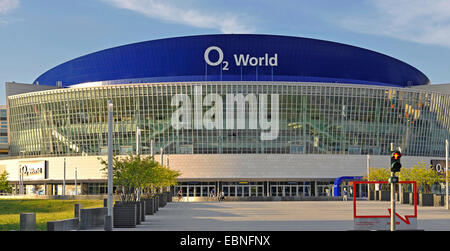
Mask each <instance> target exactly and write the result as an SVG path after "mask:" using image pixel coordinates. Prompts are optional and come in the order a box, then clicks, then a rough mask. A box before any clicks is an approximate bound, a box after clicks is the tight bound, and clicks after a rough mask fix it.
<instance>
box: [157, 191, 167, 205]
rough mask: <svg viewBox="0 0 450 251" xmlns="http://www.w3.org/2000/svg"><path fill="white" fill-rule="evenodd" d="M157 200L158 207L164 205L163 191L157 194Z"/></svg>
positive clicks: (164, 195) (164, 196)
mask: <svg viewBox="0 0 450 251" xmlns="http://www.w3.org/2000/svg"><path fill="white" fill-rule="evenodd" d="M158 197H159V200H158V206H159V207H164V206H165V205H166V194H165V193H161V194H159V195H158Z"/></svg>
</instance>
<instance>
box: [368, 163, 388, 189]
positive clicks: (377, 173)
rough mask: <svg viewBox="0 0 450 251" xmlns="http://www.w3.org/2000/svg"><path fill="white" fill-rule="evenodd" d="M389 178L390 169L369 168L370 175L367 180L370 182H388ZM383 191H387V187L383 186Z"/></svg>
mask: <svg viewBox="0 0 450 251" xmlns="http://www.w3.org/2000/svg"><path fill="white" fill-rule="evenodd" d="M389 176H390V172H389V169H388V168H376V167H369V175H368V176H366V177H365V179H366V180H368V181H386V180H388V179H389ZM374 186H375V185H374ZM372 188H373V187H372ZM381 189H383V190H386V189H387V185H386V184H381Z"/></svg>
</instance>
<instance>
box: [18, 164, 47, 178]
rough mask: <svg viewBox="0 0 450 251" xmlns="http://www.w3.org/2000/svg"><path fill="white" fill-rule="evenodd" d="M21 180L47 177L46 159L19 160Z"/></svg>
mask: <svg viewBox="0 0 450 251" xmlns="http://www.w3.org/2000/svg"><path fill="white" fill-rule="evenodd" d="M19 165H20V173H21V174H22V175H23V180H43V179H47V178H48V161H46V160H41V161H29V162H19Z"/></svg>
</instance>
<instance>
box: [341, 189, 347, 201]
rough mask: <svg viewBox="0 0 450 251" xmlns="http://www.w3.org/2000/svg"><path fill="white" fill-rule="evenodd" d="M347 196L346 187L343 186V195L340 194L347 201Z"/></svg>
mask: <svg viewBox="0 0 450 251" xmlns="http://www.w3.org/2000/svg"><path fill="white" fill-rule="evenodd" d="M347 197H348V192H347V188H345V187H344V192H343V196H342V199H343V201H347Z"/></svg>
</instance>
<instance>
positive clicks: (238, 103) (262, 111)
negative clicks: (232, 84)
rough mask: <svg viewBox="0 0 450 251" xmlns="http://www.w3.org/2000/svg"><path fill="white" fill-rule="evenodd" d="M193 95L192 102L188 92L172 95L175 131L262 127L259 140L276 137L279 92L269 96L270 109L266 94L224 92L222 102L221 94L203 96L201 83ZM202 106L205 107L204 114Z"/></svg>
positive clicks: (172, 121)
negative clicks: (174, 108)
mask: <svg viewBox="0 0 450 251" xmlns="http://www.w3.org/2000/svg"><path fill="white" fill-rule="evenodd" d="M193 96H194V97H193V100H194V104H192V102H191V101H192V99H191V97H189V95H187V94H176V95H174V96H173V97H172V101H171V106H176V107H177V109H176V110H175V112H173V113H172V120H171V124H172V127H173V128H174V129H175V130H180V129H192V128H193V129H197V130H200V129H206V130H214V129H219V130H220V129H227V130H232V129H250V130H256V129H261V137H260V138H261V140H274V139H276V138H278V133H279V95H278V94H271V95H270V112H269V107H268V106H269V99H268V96H269V94H259V95H258V96H257V95H256V94H254V93H249V94H247V95H245V96H244V95H243V94H241V93H237V94H231V93H227V94H225V105H224V104H223V102H224V98H223V97H222V96H221V95H219V94H215V93H209V94H206V95H203V93H202V86H195V87H194V93H193ZM258 99H259V102H258ZM205 107H206V108H208V109H207V110H206V111H205V112H204V113H203V109H204V108H205ZM192 110H193V112H192ZM192 118H193V120H192ZM247 118H248V119H247ZM224 120H225V121H224Z"/></svg>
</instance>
